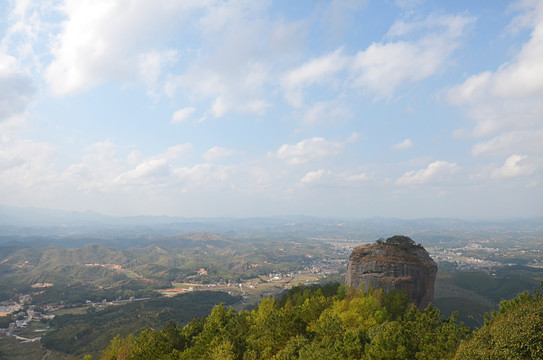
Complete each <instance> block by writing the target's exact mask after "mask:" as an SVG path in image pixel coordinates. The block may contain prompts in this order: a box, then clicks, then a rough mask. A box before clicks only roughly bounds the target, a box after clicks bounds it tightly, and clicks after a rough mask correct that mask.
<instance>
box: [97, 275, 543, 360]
mask: <svg viewBox="0 0 543 360" xmlns="http://www.w3.org/2000/svg"><path fill="white" fill-rule="evenodd" d="M542 319H543V296H542V295H541V294H540V293H538V292H536V294H535V295H530V294H528V293H524V294H521V295H520V296H519V297H518V298H516V299H514V300H511V301H504V302H502V304H501V306H500V310H499V311H498V312H496V313H494V314H493V315H492V316H491V317H488V319H487V323H486V324H485V326H484V327H482V328H481V329H479V330H477V331H475V332H474V333H473V334H470V331H469V329H468V328H467V327H465V326H464V325H462V324H457V321H456V315H454V314H453V316H451V318H448V319H446V318H444V317H443V316H441V315H440V313H439V310H438V309H436V308H434V307H432V306H431V305H430V306H429V307H428V308H427V309H426V310H424V311H420V310H418V309H417V308H416V307H415V306H414V305H413V304H411V303H410V302H409V300H408V298H407V296H406V295H405V294H404V293H401V292H391V293H388V294H386V295H384V294H383V293H382V291H380V290H371V289H370V290H369V291H368V292H362V291H355V290H353V289H346V288H345V287H344V286H339V285H326V286H324V287H319V288H317V287H312V288H307V287H303V286H300V287H296V288H294V289H292V290H291V291H289V293H287V294H286V295H285V296H283V297H282V298H281V299H279V300H274V299H269V298H265V299H263V300H262V301H261V302H260V304H259V305H258V307H256V308H255V309H253V310H251V311H242V312H239V313H237V312H235V311H234V310H233V309H231V308H230V309H227V308H226V307H225V306H224V305H218V306H216V307H215V308H214V309H213V310H212V312H211V314H210V315H209V316H207V317H206V318H205V319H203V320H201V319H194V320H193V321H191V322H190V323H189V324H188V325H186V326H185V327H183V328H180V327H178V326H177V325H176V324H175V323H173V322H170V323H169V324H168V325H167V326H166V327H165V328H164V329H162V330H159V331H151V330H144V331H142V332H141V333H140V334H139V335H138V336H136V337H134V336H132V335H129V336H127V337H124V338H122V337H120V336H117V337H115V338H114V339H113V340H112V341H111V342H110V344H109V346H108V347H107V349H106V350H104V352H103V353H102V356H101V359H103V360H113V359H223V360H224V359H226V360H228V359H232V360H234V359H239V360H249V359H275V360H293V359H308V360H309V359H312V360H314V359H323V360H324V359H534V358H542V357H543V338H542V337H543V335H542V334H543V327H542V326H543V321H542Z"/></svg>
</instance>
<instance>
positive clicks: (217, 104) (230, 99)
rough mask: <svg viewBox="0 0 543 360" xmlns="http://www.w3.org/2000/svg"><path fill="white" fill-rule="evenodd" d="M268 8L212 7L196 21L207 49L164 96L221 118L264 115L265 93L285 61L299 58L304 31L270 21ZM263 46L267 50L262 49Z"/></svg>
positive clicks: (260, 5)
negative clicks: (184, 99)
mask: <svg viewBox="0 0 543 360" xmlns="http://www.w3.org/2000/svg"><path fill="white" fill-rule="evenodd" d="M269 5H270V4H269V3H267V2H258V1H257V2H254V1H249V2H237V1H225V2H213V3H212V4H208V6H207V7H206V8H205V11H204V14H203V16H202V17H201V18H199V20H198V26H197V28H196V29H197V30H198V31H199V33H200V34H201V36H202V38H203V42H204V43H206V44H207V45H209V46H207V47H205V48H204V49H201V50H200V51H199V52H198V54H197V56H196V57H195V59H194V61H190V62H188V64H187V66H186V69H185V71H183V72H182V73H178V74H172V75H171V76H169V77H168V79H167V82H166V84H165V91H166V93H167V94H168V95H170V96H174V95H175V94H176V93H177V92H178V91H184V92H186V93H188V94H190V96H191V97H192V98H194V99H196V100H197V101H200V102H202V103H203V104H205V106H206V107H207V108H208V109H207V111H206V114H208V115H209V116H212V117H216V118H220V117H224V116H226V115H228V114H230V113H245V114H256V115H259V116H262V115H264V114H265V113H266V112H267V110H268V108H269V107H270V106H271V104H270V102H269V101H268V99H267V97H268V95H269V92H268V90H269V87H270V86H275V84H277V81H278V80H277V78H276V76H275V75H274V74H275V73H276V72H277V71H278V69H277V68H281V67H282V66H284V65H283V63H284V61H285V59H289V58H290V57H291V56H292V55H293V54H298V53H299V52H300V48H301V47H302V40H303V39H305V37H306V33H307V31H305V30H304V26H305V25H304V24H303V22H301V21H293V22H289V21H286V20H283V19H277V20H271V19H269V18H268V17H267V16H266V15H265V11H266V10H267V8H268V6H269ZM262 44H266V46H263V45H262Z"/></svg>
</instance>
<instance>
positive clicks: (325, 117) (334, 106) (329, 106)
mask: <svg viewBox="0 0 543 360" xmlns="http://www.w3.org/2000/svg"><path fill="white" fill-rule="evenodd" d="M353 116H354V113H353V111H352V110H351V108H350V105H349V104H347V103H345V102H342V101H338V100H333V101H319V102H316V103H314V104H313V105H311V106H310V107H309V108H308V109H307V110H306V111H305V113H304V115H303V116H302V119H301V122H302V123H303V124H311V125H315V124H321V123H333V124H337V123H338V122H340V121H342V120H349V119H351V118H353Z"/></svg>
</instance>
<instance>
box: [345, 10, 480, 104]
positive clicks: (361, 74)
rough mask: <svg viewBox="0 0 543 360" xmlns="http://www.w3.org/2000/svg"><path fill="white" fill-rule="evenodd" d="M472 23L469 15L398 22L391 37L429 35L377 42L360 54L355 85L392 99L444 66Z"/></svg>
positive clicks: (390, 32)
mask: <svg viewBox="0 0 543 360" xmlns="http://www.w3.org/2000/svg"><path fill="white" fill-rule="evenodd" d="M473 21H474V18H473V17H469V16H463V15H446V16H429V17H428V18H426V19H424V20H423V21H418V22H412V23H407V22H404V21H398V22H396V23H395V24H393V25H392V27H391V29H390V31H389V34H388V35H389V37H392V38H395V37H400V36H406V35H408V34H411V33H416V30H420V29H424V30H426V31H425V34H426V35H424V36H423V37H421V38H420V39H418V40H415V41H406V40H398V41H390V42H384V43H374V44H372V45H370V46H369V47H368V48H367V49H366V50H363V51H360V52H358V53H357V54H356V56H355V58H354V60H353V63H352V66H351V68H352V72H353V76H354V78H355V80H354V86H356V87H361V88H365V89H368V90H369V91H371V92H372V93H374V94H376V96H377V97H382V98H390V97H391V96H392V95H393V94H394V92H395V91H396V89H397V88H398V87H400V86H401V85H402V84H404V83H408V82H416V81H420V80H422V79H425V78H428V77H429V76H431V75H433V74H435V73H437V72H438V71H439V70H440V69H441V68H442V67H443V65H444V64H445V63H446V60H447V59H448V58H449V57H450V55H451V54H452V52H453V51H454V50H455V49H456V48H457V47H458V46H459V38H460V37H461V36H462V35H463V34H464V32H465V30H466V28H467V27H468V26H469V25H470V24H471V23H473Z"/></svg>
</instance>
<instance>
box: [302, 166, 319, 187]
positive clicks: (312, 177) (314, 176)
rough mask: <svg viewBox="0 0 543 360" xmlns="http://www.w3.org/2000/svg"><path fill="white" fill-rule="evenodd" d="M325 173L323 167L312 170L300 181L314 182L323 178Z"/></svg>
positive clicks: (305, 182) (304, 182)
mask: <svg viewBox="0 0 543 360" xmlns="http://www.w3.org/2000/svg"><path fill="white" fill-rule="evenodd" d="M323 174H324V170H322V169H319V170H316V171H310V172H308V173H307V174H305V176H304V177H303V178H302V180H300V183H302V184H312V183H315V182H318V181H319V180H320V179H321V178H322V175H323Z"/></svg>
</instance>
